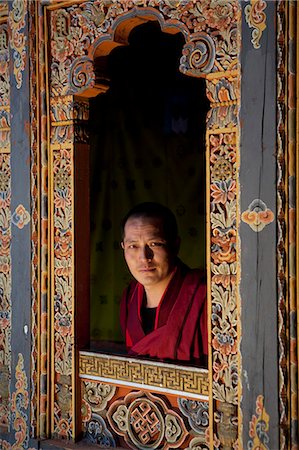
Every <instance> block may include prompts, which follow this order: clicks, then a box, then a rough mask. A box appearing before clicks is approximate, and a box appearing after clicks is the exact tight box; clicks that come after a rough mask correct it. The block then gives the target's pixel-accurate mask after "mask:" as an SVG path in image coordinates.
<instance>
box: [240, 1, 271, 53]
mask: <svg viewBox="0 0 299 450" xmlns="http://www.w3.org/2000/svg"><path fill="white" fill-rule="evenodd" d="M247 1H248V0H247ZM266 7H267V2H266V1H265V0H250V5H247V6H246V7H245V10H244V12H245V19H246V22H247V23H248V25H249V27H250V28H253V30H252V39H251V42H252V44H253V47H254V48H256V49H257V48H260V46H261V44H260V40H261V37H262V34H263V31H264V30H265V29H266V18H267V16H266V14H265V12H264V10H265V9H266Z"/></svg>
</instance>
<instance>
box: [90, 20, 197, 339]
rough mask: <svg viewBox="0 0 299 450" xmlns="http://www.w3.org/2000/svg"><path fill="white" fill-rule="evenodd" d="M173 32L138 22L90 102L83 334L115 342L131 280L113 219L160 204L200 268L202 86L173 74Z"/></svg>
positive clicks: (189, 259) (177, 39)
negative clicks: (86, 321)
mask: <svg viewBox="0 0 299 450" xmlns="http://www.w3.org/2000/svg"><path fill="white" fill-rule="evenodd" d="M182 45H183V41H182V37H181V35H177V36H168V35H165V34H162V33H161V32H160V30H159V29H158V28H157V27H156V26H155V24H153V25H152V24H150V25H146V26H142V27H139V29H137V30H136V31H135V33H134V34H133V35H131V39H130V46H128V47H123V48H120V49H117V50H115V51H114V52H113V54H112V56H110V59H109V77H110V79H111V84H110V89H109V91H108V92H107V93H106V94H104V95H101V96H99V97H98V98H96V99H94V100H93V102H92V103H91V114H90V117H91V119H90V126H91V136H92V138H91V142H92V149H91V339H93V340H121V339H122V336H121V332H120V329H119V301H120V297H121V294H122V291H123V289H124V288H125V287H126V285H127V284H128V282H129V281H130V279H131V276H130V274H129V272H128V270H127V268H126V265H125V263H124V260H123V255H122V250H121V248H120V241H121V234H120V224H121V221H122V218H123V216H124V215H125V214H126V213H127V211H128V210H129V209H130V208H132V206H134V205H135V204H137V203H140V202H143V201H157V202H160V203H163V204H165V205H167V206H168V207H169V208H170V209H171V210H172V211H173V212H174V213H175V215H176V217H177V221H178V226H179V232H180V236H181V239H182V244H181V250H180V255H179V256H180V257H181V259H182V260H183V261H184V262H185V263H187V264H188V265H189V266H191V267H204V266H205V219H204V217H205V216H204V198H205V175H204V124H205V112H206V103H205V95H204V91H203V83H201V81H200V80H197V79H191V78H189V77H185V76H183V75H181V74H180V73H179V72H178V67H179V58H180V55H181V48H182Z"/></svg>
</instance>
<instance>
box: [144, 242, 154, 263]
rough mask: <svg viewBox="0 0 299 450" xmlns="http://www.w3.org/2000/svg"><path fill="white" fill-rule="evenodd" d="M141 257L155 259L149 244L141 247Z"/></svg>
mask: <svg viewBox="0 0 299 450" xmlns="http://www.w3.org/2000/svg"><path fill="white" fill-rule="evenodd" d="M141 258H142V259H146V260H150V259H153V251H152V249H151V248H150V247H149V246H148V245H145V246H144V247H142V248H141Z"/></svg>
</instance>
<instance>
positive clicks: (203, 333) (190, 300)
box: [120, 262, 208, 361]
mask: <svg viewBox="0 0 299 450" xmlns="http://www.w3.org/2000/svg"><path fill="white" fill-rule="evenodd" d="M143 299H144V288H143V286H142V285H141V284H140V283H138V282H137V281H132V282H131V283H130V285H129V286H128V288H127V289H126V290H125V291H124V293H123V297H122V301H121V310H120V311H121V313H120V315H121V327H122V331H123V334H124V336H125V340H126V346H127V349H128V352H129V354H131V355H144V356H150V357H152V358H158V359H163V360H165V359H166V360H167V359H169V360H176V361H203V360H204V357H205V356H206V355H207V353H208V344H207V308H206V283H205V280H204V276H203V273H202V272H201V271H200V270H198V269H189V268H188V267H187V266H185V265H184V264H182V263H181V262H179V264H178V266H177V269H176V272H175V274H174V275H173V277H172V279H171V280H170V282H169V285H168V286H167V288H166V290H165V292H164V295H163V297H162V299H161V301H160V304H159V306H158V308H157V313H156V319H155V327H154V330H153V331H152V332H151V333H149V334H147V335H145V333H144V331H143V328H142V321H141V308H142V304H143V301H144V300H143Z"/></svg>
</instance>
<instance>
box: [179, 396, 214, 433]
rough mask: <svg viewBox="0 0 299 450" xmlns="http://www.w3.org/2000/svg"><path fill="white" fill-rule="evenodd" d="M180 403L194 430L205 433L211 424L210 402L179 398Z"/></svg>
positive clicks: (181, 409)
mask: <svg viewBox="0 0 299 450" xmlns="http://www.w3.org/2000/svg"><path fill="white" fill-rule="evenodd" d="M178 405H179V408H180V411H181V412H182V413H183V414H184V416H185V417H187V419H188V422H189V425H190V427H191V428H192V430H194V431H195V432H196V433H205V431H206V429H207V427H208V426H209V404H208V403H207V402H199V401H196V400H188V399H186V398H179V399H178Z"/></svg>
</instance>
